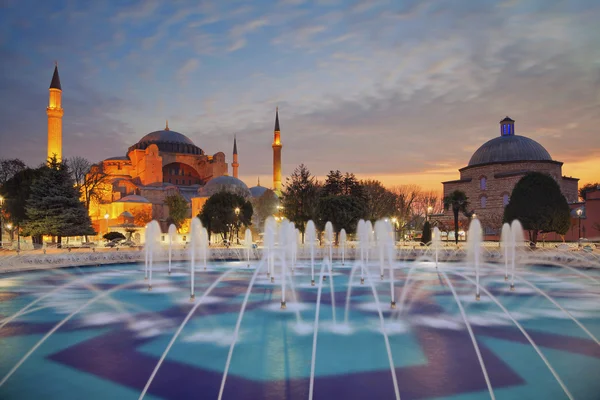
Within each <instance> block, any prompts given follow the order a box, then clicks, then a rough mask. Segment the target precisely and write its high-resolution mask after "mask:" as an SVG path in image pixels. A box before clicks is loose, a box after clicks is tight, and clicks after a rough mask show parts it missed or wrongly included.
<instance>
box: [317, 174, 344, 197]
mask: <svg viewBox="0 0 600 400" xmlns="http://www.w3.org/2000/svg"><path fill="white" fill-rule="evenodd" d="M343 186H344V176H343V175H342V173H341V172H340V170H339V169H338V170H335V171H329V174H327V177H326V178H325V183H324V184H323V190H322V191H321V196H338V195H340V194H342V192H343Z"/></svg>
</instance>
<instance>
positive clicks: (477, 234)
mask: <svg viewBox="0 0 600 400" xmlns="http://www.w3.org/2000/svg"><path fill="white" fill-rule="evenodd" d="M482 240H483V232H482V230H481V223H480V222H479V220H478V219H477V218H473V219H472V220H471V224H470V225H469V236H468V237H467V260H468V261H469V263H472V264H473V265H474V266H475V277H476V278H475V279H476V282H477V283H476V285H475V299H476V300H479V299H481V295H480V293H479V268H480V264H481V258H482V255H481V242H482Z"/></svg>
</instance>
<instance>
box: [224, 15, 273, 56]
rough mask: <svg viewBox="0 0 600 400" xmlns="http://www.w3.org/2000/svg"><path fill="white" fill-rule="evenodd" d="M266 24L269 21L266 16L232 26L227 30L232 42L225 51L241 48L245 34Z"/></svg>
mask: <svg viewBox="0 0 600 400" xmlns="http://www.w3.org/2000/svg"><path fill="white" fill-rule="evenodd" d="M268 24H269V21H268V20H267V19H266V18H259V19H255V20H252V21H249V22H246V23H243V24H238V25H235V26H233V27H232V28H231V30H230V31H229V36H230V37H231V39H232V40H233V43H232V44H231V46H229V47H228V49H227V51H230V52H231V51H236V50H239V49H241V48H243V47H244V46H245V45H246V43H247V41H246V35H249V34H250V33H252V32H255V31H257V30H258V29H260V28H262V27H264V26H266V25H268Z"/></svg>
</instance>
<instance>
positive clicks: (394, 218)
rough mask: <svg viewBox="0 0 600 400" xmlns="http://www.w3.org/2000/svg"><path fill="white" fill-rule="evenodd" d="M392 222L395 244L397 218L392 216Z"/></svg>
mask: <svg viewBox="0 0 600 400" xmlns="http://www.w3.org/2000/svg"><path fill="white" fill-rule="evenodd" d="M392 223H393V224H394V246H395V245H396V231H397V230H398V218H396V217H393V218H392Z"/></svg>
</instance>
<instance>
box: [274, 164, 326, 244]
mask: <svg viewBox="0 0 600 400" xmlns="http://www.w3.org/2000/svg"><path fill="white" fill-rule="evenodd" d="M320 189H321V188H320V186H319V183H318V182H317V180H316V179H315V177H314V176H312V175H311V174H310V171H309V170H308V168H307V167H306V166H305V165H304V164H300V165H299V166H298V167H297V168H296V169H295V170H294V172H293V173H292V175H291V177H288V178H287V179H286V183H285V186H284V190H283V193H282V194H283V213H284V215H285V217H286V218H287V219H289V220H290V221H291V222H293V223H294V224H295V225H296V227H297V228H298V229H299V230H300V232H301V233H302V240H303V241H304V228H305V226H306V223H307V222H308V221H309V220H311V219H312V220H316V219H317V217H318V202H319V192H320Z"/></svg>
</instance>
